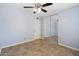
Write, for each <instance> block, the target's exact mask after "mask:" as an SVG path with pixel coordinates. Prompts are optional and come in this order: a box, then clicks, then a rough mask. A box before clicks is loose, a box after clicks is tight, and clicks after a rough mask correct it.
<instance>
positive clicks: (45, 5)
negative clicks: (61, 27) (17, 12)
mask: <svg viewBox="0 0 79 59" xmlns="http://www.w3.org/2000/svg"><path fill="white" fill-rule="evenodd" d="M52 4H53V3H46V4H43V5H42V6H43V7H47V6H49V5H52Z"/></svg>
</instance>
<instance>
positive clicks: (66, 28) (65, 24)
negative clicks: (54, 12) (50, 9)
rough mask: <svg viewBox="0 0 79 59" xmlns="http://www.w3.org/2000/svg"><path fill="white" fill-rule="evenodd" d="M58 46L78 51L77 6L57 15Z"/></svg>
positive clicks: (78, 24) (78, 21)
mask: <svg viewBox="0 0 79 59" xmlns="http://www.w3.org/2000/svg"><path fill="white" fill-rule="evenodd" d="M58 16H59V22H58V24H59V25H58V27H59V28H58V36H59V39H58V42H59V44H62V45H66V46H70V47H72V48H76V49H79V6H76V7H73V8H71V9H68V10H66V11H63V12H61V13H59V15H58Z"/></svg>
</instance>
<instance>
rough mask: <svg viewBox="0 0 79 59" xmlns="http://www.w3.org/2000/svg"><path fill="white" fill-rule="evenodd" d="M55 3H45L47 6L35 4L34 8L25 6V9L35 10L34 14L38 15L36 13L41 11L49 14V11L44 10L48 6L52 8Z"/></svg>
mask: <svg viewBox="0 0 79 59" xmlns="http://www.w3.org/2000/svg"><path fill="white" fill-rule="evenodd" d="M52 4H53V3H45V4H43V5H42V4H40V3H35V4H34V6H24V8H34V12H33V13H36V12H38V13H39V12H40V11H43V12H45V13H46V12H47V10H45V9H43V8H44V7H47V6H50V5H52Z"/></svg>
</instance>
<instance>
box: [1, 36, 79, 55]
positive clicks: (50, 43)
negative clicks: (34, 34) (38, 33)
mask: <svg viewBox="0 0 79 59" xmlns="http://www.w3.org/2000/svg"><path fill="white" fill-rule="evenodd" d="M1 55H2V56H79V52H78V51H75V50H72V49H69V48H66V47H63V46H60V45H58V44H57V37H49V38H45V39H38V40H35V41H32V42H29V43H23V44H19V45H16V46H12V47H8V48H4V49H2V54H1Z"/></svg>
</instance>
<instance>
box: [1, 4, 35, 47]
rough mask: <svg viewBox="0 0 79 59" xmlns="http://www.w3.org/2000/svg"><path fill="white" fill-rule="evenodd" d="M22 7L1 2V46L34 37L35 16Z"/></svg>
mask: <svg viewBox="0 0 79 59" xmlns="http://www.w3.org/2000/svg"><path fill="white" fill-rule="evenodd" d="M21 7H22V6H21V5H20V6H18V4H7V3H6V4H0V47H5V46H8V45H12V44H16V43H19V42H23V41H29V40H32V39H33V37H34V28H33V27H34V20H35V18H34V16H32V15H30V14H29V13H28V12H27V11H26V10H24V9H23V7H22V8H21ZM24 38H25V39H24Z"/></svg>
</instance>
